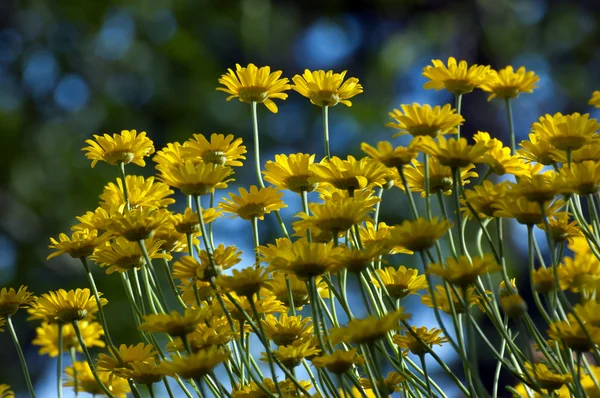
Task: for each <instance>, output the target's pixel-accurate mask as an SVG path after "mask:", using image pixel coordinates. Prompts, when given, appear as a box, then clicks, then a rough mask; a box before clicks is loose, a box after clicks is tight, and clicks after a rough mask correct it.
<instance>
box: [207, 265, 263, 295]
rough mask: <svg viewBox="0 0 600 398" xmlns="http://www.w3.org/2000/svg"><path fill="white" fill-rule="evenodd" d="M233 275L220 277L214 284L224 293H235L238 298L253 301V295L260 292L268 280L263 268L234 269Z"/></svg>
mask: <svg viewBox="0 0 600 398" xmlns="http://www.w3.org/2000/svg"><path fill="white" fill-rule="evenodd" d="M232 273H233V275H231V276H229V275H220V276H218V277H217V279H216V280H215V284H216V285H217V286H218V287H220V288H221V289H223V290H224V291H226V292H235V294H237V295H238V296H245V297H248V299H249V300H254V295H255V294H256V293H258V292H259V291H260V289H261V288H262V287H263V286H264V284H265V283H266V282H267V280H268V279H269V275H268V274H267V273H266V271H265V269H264V268H263V267H258V268H254V267H249V268H244V269H242V270H237V269H234V270H233V271H232Z"/></svg>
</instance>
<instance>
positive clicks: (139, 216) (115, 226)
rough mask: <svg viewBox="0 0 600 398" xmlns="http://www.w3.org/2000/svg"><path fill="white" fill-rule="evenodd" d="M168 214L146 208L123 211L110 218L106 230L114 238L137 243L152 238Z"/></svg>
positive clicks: (165, 211)
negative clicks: (121, 237) (122, 238)
mask: <svg viewBox="0 0 600 398" xmlns="http://www.w3.org/2000/svg"><path fill="white" fill-rule="evenodd" d="M169 215H170V213H169V211H168V210H165V209H159V210H153V209H148V208H144V207H142V208H137V209H132V210H129V211H125V213H123V214H115V215H114V216H112V217H111V218H110V221H109V223H108V225H107V229H108V231H109V232H110V233H112V234H113V235H115V236H123V237H124V238H126V239H127V240H129V241H132V242H137V241H140V240H142V239H148V238H150V237H151V236H152V234H153V232H154V230H156V229H157V228H158V227H159V226H160V225H161V224H162V223H163V222H165V221H166V220H167V219H168V217H169Z"/></svg>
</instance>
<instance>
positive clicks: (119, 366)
mask: <svg viewBox="0 0 600 398" xmlns="http://www.w3.org/2000/svg"><path fill="white" fill-rule="evenodd" d="M117 351H118V354H119V356H118V358H120V360H119V359H118V358H117V357H116V356H115V355H114V353H112V352H111V353H110V355H108V354H104V353H100V354H99V355H98V363H97V365H96V366H97V368H98V370H99V371H101V372H109V374H110V375H111V378H110V379H111V380H112V376H119V377H121V372H122V371H123V370H126V369H128V368H130V366H131V364H133V363H154V356H155V355H156V351H154V346H153V345H152V344H144V343H139V344H137V345H130V346H126V345H125V344H121V345H120V346H119V348H118V350H117Z"/></svg>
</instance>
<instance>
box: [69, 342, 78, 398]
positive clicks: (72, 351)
mask: <svg viewBox="0 0 600 398" xmlns="http://www.w3.org/2000/svg"><path fill="white" fill-rule="evenodd" d="M69 354H71V367H72V368H73V392H74V393H75V398H77V397H78V396H79V385H78V383H77V369H76V368H75V362H77V351H76V348H75V347H71V348H70V349H69Z"/></svg>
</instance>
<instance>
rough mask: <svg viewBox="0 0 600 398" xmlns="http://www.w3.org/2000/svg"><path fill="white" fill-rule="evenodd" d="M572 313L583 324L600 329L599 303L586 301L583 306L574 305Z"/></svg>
mask: <svg viewBox="0 0 600 398" xmlns="http://www.w3.org/2000/svg"><path fill="white" fill-rule="evenodd" d="M573 311H574V312H575V314H577V316H578V317H579V319H581V321H582V322H583V323H585V324H590V325H592V326H595V327H600V303H598V302H597V301H595V300H588V301H586V302H585V303H583V304H575V307H574V308H573Z"/></svg>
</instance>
